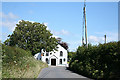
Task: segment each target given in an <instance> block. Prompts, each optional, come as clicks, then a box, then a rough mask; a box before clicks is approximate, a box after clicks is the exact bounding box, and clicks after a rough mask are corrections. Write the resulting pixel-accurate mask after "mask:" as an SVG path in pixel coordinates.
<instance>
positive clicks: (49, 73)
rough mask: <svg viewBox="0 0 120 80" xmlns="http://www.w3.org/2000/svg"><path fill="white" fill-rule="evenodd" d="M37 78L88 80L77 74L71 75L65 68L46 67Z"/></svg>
mask: <svg viewBox="0 0 120 80" xmlns="http://www.w3.org/2000/svg"><path fill="white" fill-rule="evenodd" d="M38 78H84V79H86V80H88V79H87V78H86V77H84V76H81V75H79V74H76V73H73V72H71V71H69V70H67V68H66V67H48V68H44V69H42V71H41V72H40V74H39V76H38Z"/></svg>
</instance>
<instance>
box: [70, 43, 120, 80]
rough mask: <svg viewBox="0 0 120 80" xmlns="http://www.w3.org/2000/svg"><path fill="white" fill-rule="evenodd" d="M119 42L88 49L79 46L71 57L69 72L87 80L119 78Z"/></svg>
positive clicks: (89, 46)
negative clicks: (87, 78)
mask: <svg viewBox="0 0 120 80" xmlns="http://www.w3.org/2000/svg"><path fill="white" fill-rule="evenodd" d="M118 43H120V41H119V42H110V43H105V44H99V45H98V46H92V45H91V44H88V47H83V46H79V47H78V49H77V52H76V53H77V54H76V56H74V57H72V59H71V61H70V64H69V68H70V70H72V71H74V72H77V73H79V74H82V75H84V76H87V77H89V78H93V79H94V78H97V79H99V78H106V79H108V78H120V53H119V50H120V47H119V44H118Z"/></svg>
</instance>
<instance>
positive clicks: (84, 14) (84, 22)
mask: <svg viewBox="0 0 120 80" xmlns="http://www.w3.org/2000/svg"><path fill="white" fill-rule="evenodd" d="M85 1H86V0H84V8H83V31H82V44H83V45H84V37H85V46H87V44H88V42H87V23H86V2H85ZM84 27H85V28H84ZM84 29H85V30H84ZM84 31H85V35H84Z"/></svg>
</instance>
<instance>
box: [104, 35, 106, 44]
mask: <svg viewBox="0 0 120 80" xmlns="http://www.w3.org/2000/svg"><path fill="white" fill-rule="evenodd" d="M104 37H105V43H106V35H104Z"/></svg>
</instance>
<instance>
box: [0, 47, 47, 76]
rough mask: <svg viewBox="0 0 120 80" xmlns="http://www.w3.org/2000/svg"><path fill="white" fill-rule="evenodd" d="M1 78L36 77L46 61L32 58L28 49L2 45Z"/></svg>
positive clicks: (45, 65)
mask: <svg viewBox="0 0 120 80" xmlns="http://www.w3.org/2000/svg"><path fill="white" fill-rule="evenodd" d="M2 55H3V56H2V78H37V76H38V74H39V73H40V71H41V69H42V68H45V67H48V66H47V64H46V63H43V62H42V61H38V60H36V59H34V57H33V56H32V55H31V53H30V52H29V51H25V50H23V49H21V48H18V47H10V46H3V53H2Z"/></svg>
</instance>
